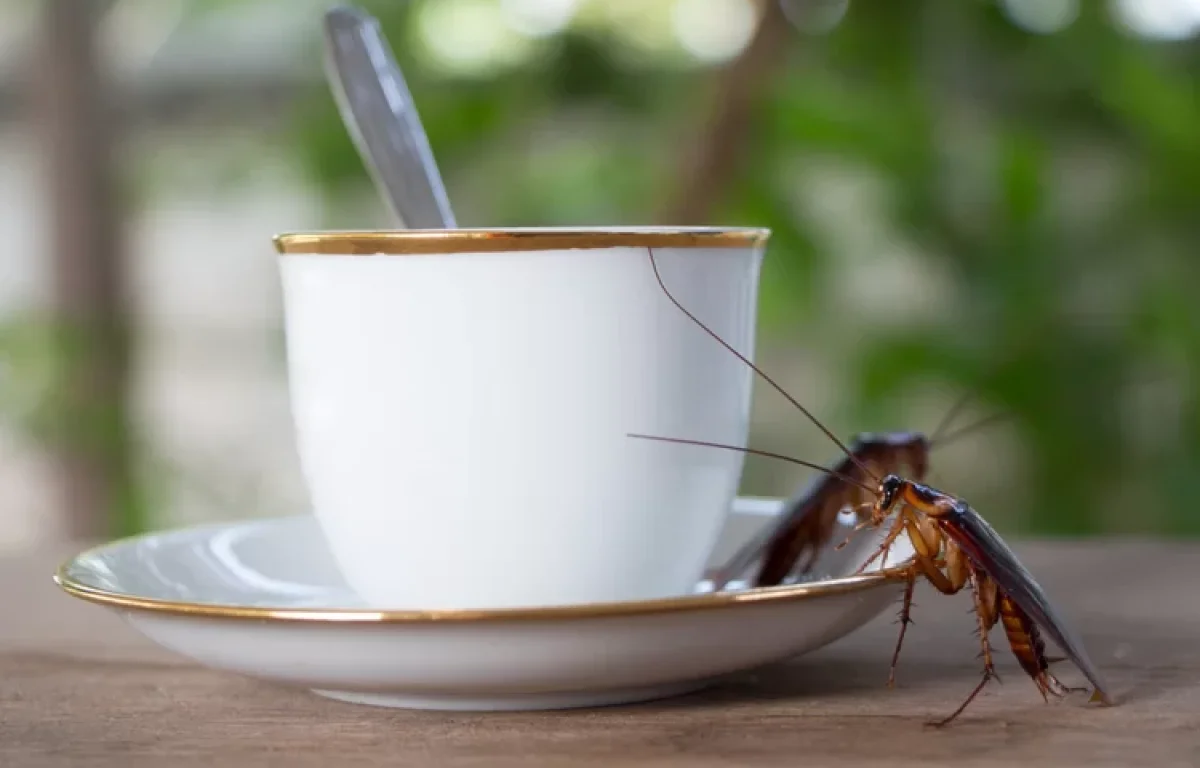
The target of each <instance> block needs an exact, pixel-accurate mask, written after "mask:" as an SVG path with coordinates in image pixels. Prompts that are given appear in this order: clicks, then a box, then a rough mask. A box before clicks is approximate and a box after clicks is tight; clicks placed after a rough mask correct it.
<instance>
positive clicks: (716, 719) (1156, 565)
mask: <svg viewBox="0 0 1200 768" xmlns="http://www.w3.org/2000/svg"><path fill="white" fill-rule="evenodd" d="M74 549H75V547H67V548H63V549H61V550H59V551H54V552H50V551H46V552H38V553H33V554H28V555H22V556H19V557H10V558H8V559H0V605H3V606H4V608H5V611H4V615H3V619H2V623H0V766H20V767H21V768H40V767H41V766H64V765H70V766H142V765H163V766H166V765H169V766H172V767H173V768H174V767H175V766H191V765H220V766H228V767H229V768H239V767H240V766H271V765H280V766H316V765H322V766H333V765H338V766H341V765H379V766H384V765H386V766H418V765H419V766H484V765H487V766H515V765H522V766H550V765H553V766H567V767H568V768H569V767H571V766H602V765H603V766H698V767H700V768H706V767H707V766H735V765H736V766H774V765H778V766H835V765H836V766H839V768H849V767H850V766H859V765H862V766H869V765H879V766H884V765H886V766H897V767H898V766H918V765H920V766H930V765H938V764H949V763H954V764H955V765H957V766H1013V765H1020V766H1041V765H1045V766H1072V765H1080V766H1082V765H1086V766H1091V767H1093V768H1095V767H1096V766H1133V765H1151V766H1198V765H1200V589H1197V587H1196V586H1195V584H1196V575H1197V574H1198V573H1200V566H1198V565H1197V564H1198V563H1200V545H1176V544H1167V543H1158V542H1130V541H1122V542H1108V543H1103V544H1061V543H1056V544H1049V543H1032V542H1029V543H1023V544H1021V545H1019V546H1017V547H1016V549H1017V552H1018V554H1019V555H1020V556H1021V557H1022V559H1023V560H1025V562H1026V563H1027V564H1028V565H1029V566H1030V568H1031V569H1032V570H1033V571H1034V573H1036V574H1038V576H1039V579H1040V580H1041V582H1042V584H1043V586H1044V587H1045V588H1046V590H1047V591H1048V592H1049V594H1050V595H1051V598H1052V599H1054V600H1055V601H1056V602H1058V603H1060V604H1061V605H1062V607H1063V610H1064V612H1065V613H1066V614H1068V615H1069V616H1070V617H1071V618H1072V619H1073V620H1074V621H1075V622H1076V623H1077V625H1078V627H1079V630H1080V632H1081V634H1082V635H1083V637H1084V638H1085V641H1086V642H1087V644H1088V647H1089V650H1090V651H1091V652H1092V655H1093V658H1094V659H1095V661H1096V662H1097V663H1098V664H1099V665H1100V666H1101V668H1102V669H1103V671H1104V672H1105V674H1107V675H1108V676H1109V678H1110V680H1111V684H1112V686H1113V689H1114V692H1115V693H1116V695H1117V697H1118V706H1116V707H1113V708H1110V709H1103V708H1095V707H1089V706H1086V705H1085V704H1084V703H1083V702H1084V700H1085V698H1086V697H1085V696H1083V695H1080V696H1078V697H1074V698H1072V699H1070V700H1068V701H1066V702H1061V703H1051V704H1044V703H1043V702H1042V700H1041V698H1040V696H1038V694H1037V691H1036V689H1035V688H1034V686H1033V684H1032V683H1031V682H1030V681H1029V680H1028V679H1026V678H1024V677H1023V676H1022V674H1021V672H1020V670H1019V669H1018V668H1017V666H1016V663H1015V661H1014V660H1013V659H1012V657H1011V655H1009V654H1007V652H1005V653H1002V654H1000V655H999V666H998V668H999V672H1000V675H1001V677H1002V679H1003V684H1002V685H994V686H992V687H991V688H989V689H988V690H987V691H985V692H984V693H983V694H982V695H981V696H980V698H979V700H978V701H977V702H976V704H975V705H974V706H973V707H972V708H971V709H968V710H967V712H966V713H965V714H964V715H963V716H962V718H961V719H960V720H959V721H958V722H957V725H956V726H954V727H951V728H949V729H946V730H944V731H931V730H929V729H926V728H924V727H923V725H922V723H923V722H924V721H925V720H927V719H929V718H931V717H935V716H941V715H945V714H947V713H948V712H949V711H951V710H952V709H953V708H954V707H955V706H957V704H958V703H959V701H960V700H961V697H962V696H965V695H966V693H967V692H968V691H969V690H970V688H971V687H972V686H973V685H974V684H975V682H976V681H977V679H978V678H977V675H978V669H977V661H976V659H975V654H976V653H977V648H978V646H977V644H976V641H975V639H974V637H973V636H972V635H971V632H972V629H973V627H974V623H973V621H972V617H971V616H969V615H968V614H967V610H968V609H969V607H970V602H969V596H968V595H965V594H964V595H959V596H957V597H955V598H950V599H946V598H942V597H940V596H938V595H936V594H934V593H933V591H932V590H929V589H927V588H924V587H922V588H920V589H919V590H918V595H917V600H916V608H915V609H914V614H913V615H914V619H915V621H916V623H915V624H914V625H913V627H911V628H910V630H909V634H908V638H907V640H906V641H905V652H904V655H903V656H902V658H901V664H900V668H899V672H898V680H897V688H896V689H895V690H892V691H888V690H887V689H886V688H885V687H884V682H885V680H886V679H887V664H888V659H889V657H890V655H891V650H892V646H893V643H894V640H895V635H894V631H895V629H896V627H895V626H894V625H893V624H892V623H891V618H892V617H891V616H886V617H881V618H880V619H879V620H877V621H875V622H874V623H872V624H871V625H870V626H868V627H866V628H864V629H862V630H861V631H859V632H857V633H855V634H854V635H852V636H851V637H849V638H846V639H845V640H843V641H842V642H839V643H837V644H835V645H833V646H830V647H828V648H825V649H823V650H821V651H819V652H817V653H815V654H812V655H809V656H806V657H803V658H800V659H796V660H794V661H792V662H790V663H787V664H782V665H777V666H773V667H769V668H765V669H761V670H758V671H756V672H754V673H751V674H745V675H741V676H739V677H737V678H735V679H733V680H731V681H729V682H728V683H726V684H724V685H722V686H721V687H719V688H714V689H711V690H709V691H706V692H703V693H699V694H695V695H691V696H686V697H681V698H678V699H673V700H669V701H665V702H658V703H651V704H643V705H636V706H626V707H614V708H607V709H594V710H576V711H569V712H554V713H504V714H459V713H428V712H406V711H397V710H380V709H372V708H366V707H360V706H354V705H350V704H342V703H338V702H333V701H328V700H325V699H321V698H318V697H316V696H314V695H311V694H309V693H307V692H305V691H301V690H289V689H286V688H280V687H276V686H272V685H267V684H263V683H259V682H256V681H253V680H249V679H245V678H241V677H237V676H233V675H227V674H221V673H216V672H210V671H208V670H206V669H203V668H201V667H199V666H197V665H194V664H192V663H191V662H189V661H188V660H186V659H181V658H179V657H176V656H173V655H171V654H169V653H168V652H166V651H163V650H161V649H159V648H157V647H156V646H154V645H152V644H151V643H150V642H149V641H147V640H144V639H142V638H141V636H140V635H137V634H136V633H135V632H134V631H133V630H131V629H130V628H128V627H127V626H126V625H125V624H124V623H123V622H122V621H121V620H120V619H119V618H117V617H116V616H115V615H114V614H112V613H110V612H109V611H107V610H105V609H102V608H99V607H96V606H92V605H88V604H85V603H81V602H79V601H77V600H73V599H71V598H68V597H66V596H65V595H63V594H61V593H59V592H58V590H57V589H56V588H55V587H54V585H53V584H52V583H51V582H50V574H51V572H52V571H53V569H54V566H55V565H57V563H58V561H59V560H60V559H62V557H64V556H65V555H68V554H70V553H71V552H73V551H74ZM997 639H999V638H997ZM1060 666H1061V673H1062V674H1061V676H1062V677H1063V679H1064V682H1068V683H1069V684H1079V683H1080V682H1081V678H1080V676H1079V675H1078V673H1076V672H1075V670H1073V669H1071V668H1069V666H1068V665H1065V664H1064V665H1060Z"/></svg>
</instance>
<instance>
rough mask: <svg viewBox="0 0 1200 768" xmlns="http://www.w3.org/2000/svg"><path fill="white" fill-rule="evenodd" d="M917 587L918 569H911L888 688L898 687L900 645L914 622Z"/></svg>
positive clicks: (905, 590)
mask: <svg viewBox="0 0 1200 768" xmlns="http://www.w3.org/2000/svg"><path fill="white" fill-rule="evenodd" d="M916 587H917V572H916V569H910V570H909V572H908V583H907V584H905V585H904V605H902V606H901V607H900V637H898V638H896V650H895V651H893V652H892V666H891V668H890V669H889V670H888V681H887V687H888V688H895V687H896V663H897V662H899V661H900V646H902V645H904V633H905V632H907V631H908V625H909V624H912V599H913V591H914V590H915V589H916Z"/></svg>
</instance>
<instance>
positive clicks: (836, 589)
mask: <svg viewBox="0 0 1200 768" xmlns="http://www.w3.org/2000/svg"><path fill="white" fill-rule="evenodd" d="M781 503H782V502H781V501H778V500H762V499H738V500H737V502H736V504H735V505H734V507H733V513H732V514H731V515H730V516H729V519H728V524H727V525H726V527H725V529H724V531H723V535H722V538H721V541H720V544H719V546H718V547H717V549H716V550H715V551H714V553H713V558H712V564H713V565H716V564H719V563H720V562H721V561H722V559H723V558H725V557H728V556H729V554H731V553H732V552H733V551H735V550H736V549H737V548H738V547H739V546H740V545H741V543H742V542H744V541H746V540H747V539H748V538H749V537H751V536H753V535H754V533H755V532H757V531H758V530H760V529H761V527H762V526H764V525H765V524H766V523H767V522H768V521H769V520H770V518H771V516H772V515H774V514H775V513H776V512H777V511H778V509H779V507H780V505H781ZM876 541H878V536H877V535H876V534H875V533H874V532H865V533H864V534H863V535H860V536H859V537H858V538H856V539H855V543H854V544H852V545H851V546H849V547H847V548H846V549H844V550H842V551H841V552H835V551H832V550H830V551H829V552H828V553H827V556H826V558H825V559H824V560H823V563H824V564H825V567H827V568H828V569H829V571H830V573H831V575H832V578H828V579H824V578H823V579H821V580H818V581H812V582H807V583H803V584H797V585H788V586H782V587H773V588H768V589H757V590H745V589H740V588H738V587H737V586H733V587H732V588H731V589H730V590H726V591H723V592H719V593H712V592H708V591H706V590H707V587H706V585H705V584H703V583H701V584H699V585H697V586H696V589H695V592H693V593H692V594H687V595H683V596H677V597H674V598H667V599H662V600H653V601H632V602H624V603H593V604H575V605H556V606H548V607H530V608H517V609H510V610H465V611H413V610H387V611H381V610H377V609H374V608H371V607H370V606H369V605H368V604H367V603H365V602H364V601H363V600H361V599H360V598H358V597H357V596H356V595H355V593H354V591H353V590H351V589H350V588H349V587H348V586H347V584H346V583H345V581H344V580H343V579H342V577H341V576H340V573H339V570H338V568H337V566H336V565H335V563H334V561H333V559H332V557H331V555H330V553H329V551H328V548H327V546H326V545H325V543H324V540H323V538H322V536H321V533H320V530H319V528H318V526H317V525H316V522H315V521H314V520H313V519H312V518H311V517H308V516H302V517H290V518H275V519H267V520H260V521H252V522H237V523H230V524H223V525H209V526H203V527H197V528H188V529H182V530H176V531H170V532H165V533H156V534H150V535H145V536H140V537H136V538H132V539H126V540H123V541H118V542H114V543H111V544H107V545H105V546H102V547H98V548H96V549H93V550H90V551H88V552H85V553H83V554H81V555H79V556H78V557H76V558H74V559H72V560H70V561H69V562H67V563H65V564H64V565H63V566H62V568H61V569H60V570H59V572H58V574H57V575H56V581H58V583H59V584H60V586H62V587H63V588H64V589H65V590H66V591H67V592H68V593H70V594H72V595H74V596H76V597H80V598H83V599H85V600H90V601H93V602H97V603H100V604H102V605H106V606H108V607H110V608H112V609H114V610H117V611H119V612H120V613H121V614H122V615H123V616H124V617H125V618H126V619H127V620H128V621H129V622H130V623H131V624H132V625H133V626H134V627H135V628H137V629H138V630H139V631H141V632H142V633H144V634H145V635H146V636H147V637H149V638H150V639H151V640H153V641H155V642H157V643H159V644H160V645H162V646H164V647H166V648H168V649H170V650H172V651H175V652H177V653H179V654H182V655H184V656H187V657H190V658H192V659H194V660H195V661H197V662H199V663H201V664H204V665H206V666H209V667H212V668H215V669H220V670H225V671H230V672H236V673H241V674H245V675H248V676H251V677H255V678H259V679H262V680H266V681H270V682H273V683H278V684H285V685H292V686H300V687H303V688H307V689H310V690H312V691H314V692H316V693H318V694H321V695H324V696H328V697H333V698H337V699H341V700H344V701H350V702H357V703H363V704H372V705H379V706H395V707H411V708H426V709H457V710H515V709H554V708H566V707H580V706H598V705H605V704H616V703H628V702H634V701H642V700H647V699H653V698H660V697H664V696H670V695H674V694H678V693H682V692H685V691H690V690H695V689H698V688H701V687H703V686H705V685H708V684H710V683H712V682H714V681H716V680H719V679H720V678H721V677H722V676H724V675H727V674H730V673H734V672H738V671H741V670H745V669H749V668H753V667H757V666H760V665H763V664H767V663H770V662H775V661H780V660H783V659H787V658H788V657H791V656H795V655H798V654H802V653H806V652H808V651H812V650H814V649H816V648H819V647H821V646H823V645H825V644H827V643H830V642H832V641H834V640H836V639H838V638H840V637H842V636H844V635H845V634H847V633H848V632H851V631H853V630H855V629H856V628H858V627H860V626H862V625H863V624H865V623H866V622H867V621H870V620H871V619H872V618H874V617H875V616H877V615H878V614H879V613H880V612H881V611H883V610H884V609H885V608H887V607H889V606H891V605H892V604H893V603H894V602H895V601H896V600H897V599H898V597H899V596H900V594H901V591H902V584H901V583H899V582H897V581H895V580H892V579H888V578H886V577H885V575H884V574H881V573H877V572H874V573H867V574H864V575H860V576H853V575H847V574H851V573H852V572H853V570H854V568H855V567H856V566H857V564H858V563H861V562H862V560H863V558H864V557H865V555H866V553H867V552H869V551H870V550H871V547H872V545H873V543H874V542H876ZM905 541H906V539H905V538H904V537H901V542H898V546H897V548H896V551H895V552H894V553H893V555H892V557H890V558H889V561H888V565H893V566H894V565H896V564H897V562H898V560H897V558H907V557H909V556H911V549H909V548H907V545H906V544H904V545H901V544H902V542H905Z"/></svg>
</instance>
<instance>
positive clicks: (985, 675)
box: [926, 672, 992, 728]
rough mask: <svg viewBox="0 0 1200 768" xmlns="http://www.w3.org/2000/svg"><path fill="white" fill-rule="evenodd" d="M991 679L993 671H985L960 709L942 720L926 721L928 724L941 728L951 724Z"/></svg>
mask: <svg viewBox="0 0 1200 768" xmlns="http://www.w3.org/2000/svg"><path fill="white" fill-rule="evenodd" d="M991 679H992V673H991V672H984V673H983V679H982V680H980V681H979V685H977V686H975V690H973V691H971V695H970V696H968V697H967V700H966V701H964V702H963V703H962V704H960V705H959V707H958V709H956V710H954V711H953V712H951V713H950V716H949V717H946V718H943V719H941V720H934V721H931V722H929V723H926V725H928V726H930V727H932V728H941V727H943V726H946V725H949V724H950V722H951V721H952V720H954V718H956V717H958V716H959V715H961V714H962V713H963V710H964V709H966V708H967V707H968V706H969V705H970V704H971V702H972V701H974V700H975V697H976V696H978V695H979V693H980V691H982V690H983V687H984V686H985V685H987V684H988V681H989V680H991Z"/></svg>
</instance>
